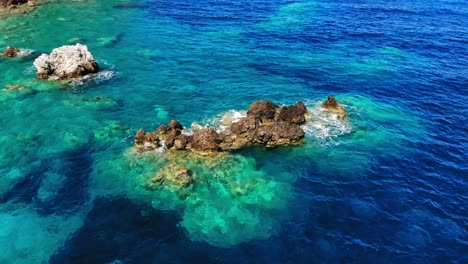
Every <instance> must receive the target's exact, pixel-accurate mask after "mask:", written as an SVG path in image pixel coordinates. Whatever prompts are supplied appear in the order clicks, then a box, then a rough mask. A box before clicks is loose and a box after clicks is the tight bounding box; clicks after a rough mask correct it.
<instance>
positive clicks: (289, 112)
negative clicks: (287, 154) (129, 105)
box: [135, 101, 307, 154]
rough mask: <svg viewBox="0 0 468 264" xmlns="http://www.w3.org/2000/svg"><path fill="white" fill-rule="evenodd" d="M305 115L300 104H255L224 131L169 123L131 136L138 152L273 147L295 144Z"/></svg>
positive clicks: (206, 151) (303, 108)
mask: <svg viewBox="0 0 468 264" xmlns="http://www.w3.org/2000/svg"><path fill="white" fill-rule="evenodd" d="M306 113H307V109H306V107H305V105H304V103H302V102H299V103H297V104H295V105H291V106H285V107H280V106H278V105H277V104H274V103H272V102H269V101H259V102H255V103H252V104H251V105H250V107H249V110H248V111H247V116H246V117H243V118H240V119H239V120H238V121H237V122H233V123H231V124H230V126H228V128H227V129H225V130H222V131H216V130H215V129H213V128H203V129H200V130H199V131H196V132H194V133H184V128H183V127H182V125H181V124H180V123H179V122H178V121H176V120H172V121H171V122H170V123H169V124H168V125H167V126H165V125H162V126H160V127H159V128H158V129H157V130H156V131H155V132H145V131H143V130H139V131H138V132H137V134H136V135H135V147H136V148H137V149H139V150H154V149H156V148H159V147H165V148H167V149H174V150H191V151H194V152H197V153H200V154H210V153H216V152H220V151H227V150H233V149H240V148H244V147H248V146H252V145H264V146H267V147H274V146H282V145H290V144H296V143H298V142H300V141H301V140H302V139H303V138H304V135H305V133H304V130H303V129H302V128H301V127H300V125H301V124H303V123H304V122H305V114H306Z"/></svg>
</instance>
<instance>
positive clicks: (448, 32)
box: [0, 0, 468, 263]
mask: <svg viewBox="0 0 468 264" xmlns="http://www.w3.org/2000/svg"><path fill="white" fill-rule="evenodd" d="M129 3H131V4H133V6H127V7H125V6H119V5H125V4H129ZM467 8H468V7H467V5H466V4H465V3H464V2H456V1H448V2H446V1H440V2H437V3H435V4H431V5H427V4H426V3H424V2H422V1H416V2H414V3H405V2H403V1H396V2H395V3H392V4H389V3H384V2H381V1H377V2H375V1H373V2H341V1H338V2H336V1H335V2H329V1H297V2H291V1H281V0H275V1H269V2H263V1H238V2H236V3H229V2H219V1H208V0H203V1H197V2H194V1H149V0H148V1H130V2H129V1H110V0H102V1H82V2H81V1H77V2H75V1H72V2H67V1H59V2H54V3H49V4H46V5H41V6H39V7H38V8H37V9H36V10H34V11H32V12H30V13H27V14H24V15H12V16H8V17H5V18H1V19H0V32H1V33H0V47H4V46H7V45H9V46H15V47H19V48H22V49H28V50H33V51H35V53H33V54H31V55H29V56H26V57H23V58H15V59H7V58H4V57H0V73H1V75H0V88H3V87H4V86H6V85H22V86H24V87H23V88H22V89H21V90H18V91H10V90H7V89H3V90H0V109H1V111H0V124H1V128H2V133H1V135H0V142H1V145H2V148H1V149H0V244H1V245H6V246H5V247H4V249H3V250H2V252H1V253H0V262H1V263H42V262H52V263H68V262H73V263H111V262H115V263H117V262H123V263H152V262H169V263H180V262H204V263H206V262H209V263H212V262H213V263H218V262H227V263H231V262H255V263H260V262H261V263H263V262H272V263H310V262H345V263H354V262H356V263H362V262H370V263H376V262H378V263H381V262H390V263H394V262H402V263H409V262H410V263H426V262H431V263H445V262H464V261H466V260H467V259H466V257H465V254H463V253H464V252H467V248H468V244H467V240H468V239H467V231H466V229H467V224H466V222H467V215H466V204H467V196H466V193H467V192H466V191H467V190H466V186H467V185H466V184H467V183H466V175H467V166H466V164H468V163H467V156H466V153H468V152H467V146H468V144H467V141H466V138H465V137H466V131H467V128H466V124H465V123H466V122H465V121H466V115H467V114H468V110H467V107H466V103H465V102H466V99H467V96H466V91H465V90H466V83H467V75H466V73H467V64H466V58H467V54H468V52H467V46H466V43H467V41H466V37H464V36H466V33H467V32H466V22H467V21H466V18H465V17H464V16H463V14H466V12H467V11H468V10H467ZM421 20H423V21H424V22H421ZM77 42H79V43H81V44H85V45H87V46H88V47H89V49H90V51H91V52H92V53H93V55H94V57H95V58H96V60H97V62H98V63H99V65H100V66H101V68H102V72H101V73H100V74H99V75H97V76H95V77H94V78H93V79H92V80H91V81H88V82H85V83H79V82H76V83H72V84H66V85H65V84H60V83H53V82H48V81H42V80H38V79H36V78H35V71H34V68H33V66H32V62H33V60H34V59H35V57H37V56H38V55H39V54H40V53H43V52H45V53H49V52H50V51H51V50H52V49H53V48H56V47H59V46H62V45H66V44H75V43H77ZM330 94H332V95H336V98H337V99H338V100H339V101H340V102H341V103H342V104H343V105H344V106H345V107H346V109H347V111H348V113H349V116H348V118H347V119H346V120H344V121H341V120H338V119H336V117H334V116H333V115H329V114H327V113H325V112H323V111H322V109H321V108H320V103H321V101H323V100H325V99H326V97H327V96H328V95H330ZM257 100H272V101H274V102H277V103H278V104H291V103H295V102H297V101H299V100H302V101H304V102H305V103H306V105H307V107H308V109H309V112H310V119H309V120H308V122H307V123H306V124H305V125H304V129H305V131H306V140H305V143H304V144H303V145H300V146H295V147H287V148H278V149H268V150H265V149H263V148H252V149H247V150H242V151H238V152H235V153H230V154H229V155H226V156H223V157H222V158H218V159H216V158H213V159H212V158H208V159H207V158H199V157H194V156H187V155H183V154H181V155H175V156H174V155H170V154H168V153H163V154H156V153H145V154H141V153H136V152H135V151H134V150H133V149H132V148H131V147H132V145H133V136H134V134H135V133H136V131H137V130H138V129H140V128H143V129H145V130H153V129H155V128H157V127H158V126H159V125H161V124H165V123H167V122H169V121H170V120H171V119H174V118H176V119H177V120H179V121H180V122H181V123H182V124H183V125H184V126H186V127H190V126H191V125H192V124H199V125H203V126H204V125H208V126H215V127H216V126H219V122H220V119H221V118H222V117H223V116H224V115H226V114H230V113H231V114H232V112H230V111H232V110H236V111H245V110H246V109H247V108H248V105H249V103H251V102H253V101H257ZM174 161H175V162H177V163H178V164H179V165H184V166H187V167H189V168H190V169H191V170H193V171H194V173H195V175H196V177H197V180H196V183H195V184H194V185H193V186H191V187H190V189H188V190H185V191H183V192H174V191H173V190H171V189H167V188H165V189H160V190H148V189H147V188H146V187H145V186H146V183H147V181H148V180H149V179H150V178H151V177H153V176H154V175H155V174H156V172H157V171H158V170H159V169H161V168H163V167H164V166H166V165H167V164H169V163H171V162H174ZM182 253H183V254H182Z"/></svg>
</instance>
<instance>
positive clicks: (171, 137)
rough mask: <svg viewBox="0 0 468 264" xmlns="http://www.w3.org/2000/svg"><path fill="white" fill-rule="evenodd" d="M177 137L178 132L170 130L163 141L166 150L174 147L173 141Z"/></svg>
mask: <svg viewBox="0 0 468 264" xmlns="http://www.w3.org/2000/svg"><path fill="white" fill-rule="evenodd" d="M178 135H180V130H174V129H171V130H169V131H168V132H167V135H166V136H165V139H164V143H165V144H166V147H167V148H172V146H174V141H175V140H176V138H177V136H178Z"/></svg>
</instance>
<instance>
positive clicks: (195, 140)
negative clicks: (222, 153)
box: [190, 128, 220, 153]
mask: <svg viewBox="0 0 468 264" xmlns="http://www.w3.org/2000/svg"><path fill="white" fill-rule="evenodd" d="M219 143H220V142H219V136H218V133H217V132H216V130H214V129H213V128H205V129H202V130H201V131H199V132H197V133H195V134H194V135H193V136H192V138H191V140H190V146H191V149H192V150H195V151H197V152H202V153H209V152H217V151H219V150H220V147H219Z"/></svg>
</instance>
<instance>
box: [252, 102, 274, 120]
mask: <svg viewBox="0 0 468 264" xmlns="http://www.w3.org/2000/svg"><path fill="white" fill-rule="evenodd" d="M278 108H279V106H278V105H277V104H275V103H272V102H270V101H258V102H255V103H252V104H250V106H249V110H248V111H247V116H248V117H252V118H255V119H259V120H260V121H262V122H265V121H270V120H273V119H274V118H275V115H276V110H277V109H278Z"/></svg>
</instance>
